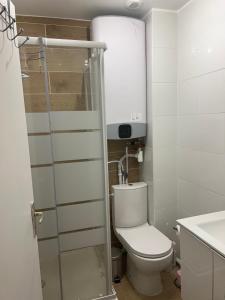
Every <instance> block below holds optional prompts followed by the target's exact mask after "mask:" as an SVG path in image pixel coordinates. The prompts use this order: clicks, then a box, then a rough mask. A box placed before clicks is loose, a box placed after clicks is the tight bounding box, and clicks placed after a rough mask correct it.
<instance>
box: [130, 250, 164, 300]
mask: <svg viewBox="0 0 225 300" xmlns="http://www.w3.org/2000/svg"><path fill="white" fill-rule="evenodd" d="M127 277H128V279H129V281H130V282H131V284H132V285H133V286H134V288H135V289H136V290H137V292H139V293H140V294H143V295H146V296H156V295H158V294H160V293H161V292H162V290H163V286H162V281H161V276H160V272H153V273H150V274H148V275H146V274H145V273H142V272H140V270H138V269H137V267H136V266H135V264H134V263H133V262H132V260H131V259H130V257H129V255H128V256H127Z"/></svg>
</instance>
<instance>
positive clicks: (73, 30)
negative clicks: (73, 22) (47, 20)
mask: <svg viewBox="0 0 225 300" xmlns="http://www.w3.org/2000/svg"><path fill="white" fill-rule="evenodd" d="M46 36H47V37H49V38H57V39H72V40H88V39H89V30H88V28H86V27H76V26H74V27H70V26H63V25H52V24H51V25H46Z"/></svg>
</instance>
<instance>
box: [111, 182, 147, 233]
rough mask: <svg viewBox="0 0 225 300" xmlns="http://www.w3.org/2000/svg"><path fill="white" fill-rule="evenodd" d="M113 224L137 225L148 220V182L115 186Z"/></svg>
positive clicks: (121, 225) (118, 225)
mask: <svg viewBox="0 0 225 300" xmlns="http://www.w3.org/2000/svg"><path fill="white" fill-rule="evenodd" d="M113 194H114V196H113V203H112V210H113V225H114V227H115V228H118V227H135V226H139V225H142V224H144V223H146V222H147V218H148V216H147V184H146V183H145V182H137V183H130V184H121V185H114V186H113Z"/></svg>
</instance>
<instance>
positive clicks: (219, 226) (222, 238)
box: [198, 219, 225, 244]
mask: <svg viewBox="0 0 225 300" xmlns="http://www.w3.org/2000/svg"><path fill="white" fill-rule="evenodd" d="M198 226H199V227H200V228H201V229H202V230H204V231H205V232H206V233H208V234H209V235H211V236H212V237H213V238H214V239H216V240H218V241H219V242H221V243H223V244H225V219H224V220H216V221H211V222H205V223H201V224H198Z"/></svg>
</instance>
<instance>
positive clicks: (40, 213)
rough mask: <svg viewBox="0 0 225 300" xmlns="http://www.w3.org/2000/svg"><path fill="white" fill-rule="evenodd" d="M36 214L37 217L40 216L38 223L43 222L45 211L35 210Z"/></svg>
mask: <svg viewBox="0 0 225 300" xmlns="http://www.w3.org/2000/svg"><path fill="white" fill-rule="evenodd" d="M34 216H35V218H38V223H39V224H41V223H42V222H43V219H44V213H43V211H35V212H34Z"/></svg>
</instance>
